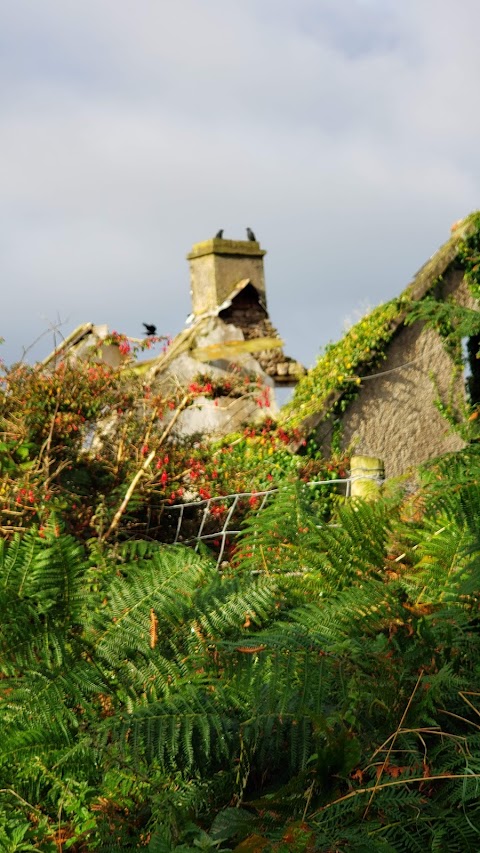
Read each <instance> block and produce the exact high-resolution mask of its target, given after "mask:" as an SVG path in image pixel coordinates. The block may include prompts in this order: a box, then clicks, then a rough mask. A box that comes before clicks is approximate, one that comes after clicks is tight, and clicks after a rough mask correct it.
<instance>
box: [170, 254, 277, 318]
mask: <svg viewBox="0 0 480 853" xmlns="http://www.w3.org/2000/svg"><path fill="white" fill-rule="evenodd" d="M264 255H266V251H265V250H264V249H261V248H260V244H259V243H257V242H255V241H253V240H221V239H219V238H218V237H214V238H213V239H211V240H204V241H203V243H195V245H194V246H193V248H192V251H191V252H190V253H189V254H188V255H187V259H188V261H189V262H190V292H191V296H192V310H193V313H194V314H195V315H197V316H198V315H199V314H204V313H205V312H207V311H215V309H216V308H218V306H219V305H221V304H222V302H224V300H225V299H226V298H227V297H228V296H229V295H230V294H231V292H232V291H233V290H234V288H235V287H236V286H237V285H238V284H239V283H240V282H241V281H244V280H245V279H249V280H250V281H251V283H252V284H253V286H254V287H255V289H256V290H257V291H258V293H259V295H260V298H261V300H262V302H263V304H264V305H265V306H266V297H265V276H264V272H263V256H264Z"/></svg>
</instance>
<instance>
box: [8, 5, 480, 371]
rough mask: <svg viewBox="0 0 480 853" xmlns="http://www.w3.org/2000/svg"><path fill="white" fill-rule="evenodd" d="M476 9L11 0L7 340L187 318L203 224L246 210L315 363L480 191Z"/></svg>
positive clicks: (277, 308)
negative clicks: (192, 262) (194, 249)
mask: <svg viewBox="0 0 480 853" xmlns="http://www.w3.org/2000/svg"><path fill="white" fill-rule="evenodd" d="M479 30H480V4H479V2H478V0H456V2H455V3H453V2H452V0H41V2H39V0H4V2H3V3H0V100H1V103H0V220H1V222H0V267H1V282H2V284H1V312H0V335H2V336H3V337H4V338H5V343H4V345H3V347H2V350H1V351H0V354H1V355H3V357H4V358H5V359H6V360H7V362H11V361H13V360H15V359H17V358H19V357H20V356H21V355H22V351H23V348H26V347H28V346H29V345H30V344H31V343H32V342H33V341H34V340H35V339H36V338H37V337H38V336H39V335H41V334H42V333H43V332H45V331H46V330H48V329H49V328H50V327H52V325H53V326H54V325H55V324H56V323H58V322H59V321H60V322H62V323H63V325H62V327H61V329H62V332H63V334H65V335H66V334H67V333H68V332H69V331H71V330H72V329H73V328H74V327H75V326H76V325H78V324H79V323H82V322H87V321H93V322H96V323H102V322H106V323H108V324H109V326H110V328H112V329H117V330H118V331H122V332H125V333H126V334H129V335H139V334H141V331H142V326H141V324H142V321H146V322H152V323H155V324H156V325H157V327H158V329H159V331H160V332H162V333H168V334H175V333H176V332H178V331H180V329H181V328H182V327H183V324H184V320H185V317H186V315H187V314H188V313H189V310H190V304H189V279H188V265H187V262H186V260H185V255H186V253H187V251H188V250H189V249H190V247H191V245H192V244H193V243H195V242H198V241H200V240H203V239H207V238H208V237H210V236H213V234H214V233H215V232H216V231H217V230H218V229H219V228H222V227H223V228H224V229H225V236H228V237H232V238H243V237H244V233H245V227H246V226H247V225H248V226H250V227H252V228H253V229H254V230H255V232H256V233H257V237H258V238H259V239H260V241H261V244H262V246H263V248H265V249H267V250H268V254H267V256H266V260H265V266H266V279H267V294H268V300H269V307H270V314H271V317H272V320H273V321H274V323H275V325H276V326H277V327H278V329H279V331H280V333H281V334H282V336H283V338H284V339H285V341H286V350H287V351H288V353H289V354H290V355H292V356H295V357H297V358H298V359H300V360H302V361H303V362H304V363H305V364H311V363H312V362H313V361H314V360H315V357H316V355H317V354H318V352H319V350H320V348H321V347H322V346H323V345H325V343H327V342H328V341H329V340H332V339H335V338H337V337H338V336H339V335H340V334H341V331H342V327H343V326H344V323H345V322H346V321H347V320H348V319H354V318H355V317H358V316H359V313H361V312H362V311H364V310H365V309H366V308H367V307H373V306H374V305H376V304H377V303H378V302H381V301H384V300H386V299H388V298H390V297H392V296H393V295H395V294H396V293H397V292H399V291H400V290H401V289H402V288H403V287H404V285H405V284H407V283H408V281H409V280H410V278H411V276H412V275H413V274H414V273H415V271H416V270H417V269H418V267H420V266H421V264H422V263H423V262H424V261H425V260H426V259H427V258H428V257H429V256H430V255H431V254H432V253H433V251H435V249H436V248H437V247H438V246H439V245H440V244H441V243H443V242H444V240H446V239H447V238H448V236H449V230H450V225H451V224H452V222H453V221H455V220H457V219H459V218H461V217H463V216H465V215H466V214H467V213H469V212H470V211H472V210H474V209H476V208H480V155H479V150H480V146H479V142H480V109H479V104H478V101H479V95H478V81H479V80H480V51H479V50H478V32H479ZM51 344H52V333H51V332H48V334H47V335H45V336H44V337H43V339H42V340H41V342H40V344H38V345H37V347H36V348H34V349H32V350H29V354H28V358H34V357H40V356H42V355H44V354H46V353H47V352H48V351H49V350H50V349H51Z"/></svg>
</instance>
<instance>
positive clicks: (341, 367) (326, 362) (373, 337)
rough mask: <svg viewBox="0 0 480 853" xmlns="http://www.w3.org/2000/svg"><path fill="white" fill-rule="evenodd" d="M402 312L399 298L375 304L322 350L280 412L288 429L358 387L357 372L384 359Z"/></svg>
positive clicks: (358, 378) (401, 299)
mask: <svg viewBox="0 0 480 853" xmlns="http://www.w3.org/2000/svg"><path fill="white" fill-rule="evenodd" d="M404 309H405V300H404V299H403V298H402V297H401V298H400V299H392V300H391V301H390V302H385V303H384V304H382V305H378V306H377V308H374V309H373V311H371V312H370V313H369V314H367V315H366V316H365V317H364V318H363V319H362V320H360V322H358V323H356V324H355V325H354V326H352V328H351V329H349V330H348V332H347V333H346V334H345V335H344V336H343V338H342V339H341V340H340V341H337V342H336V343H331V344H328V345H327V346H326V347H325V351H324V352H323V354H321V355H320V357H319V358H318V361H317V363H316V365H315V366H314V367H313V368H312V369H311V370H310V371H309V372H308V373H307V375H306V376H305V377H303V379H301V380H300V382H299V383H298V385H297V387H296V389H295V394H294V397H293V399H292V400H291V402H290V403H288V404H287V405H286V406H285V407H284V409H283V413H284V417H285V420H286V421H287V422H288V423H289V425H290V426H292V427H295V426H298V425H300V424H302V423H303V421H305V419H306V418H308V417H310V416H311V415H314V414H316V413H317V412H319V411H322V410H327V409H328V408H330V405H331V406H333V405H335V403H336V402H338V400H339V398H340V397H342V396H343V395H344V394H345V393H348V392H351V391H352V390H354V389H356V388H358V386H359V385H360V384H361V381H362V379H361V375H360V372H362V373H364V371H365V365H366V364H368V365H369V367H370V368H371V367H372V365H373V364H375V363H378V361H379V360H380V359H381V358H384V357H385V356H384V349H385V346H386V344H387V343H388V342H389V341H390V339H391V337H392V335H393V333H394V332H395V329H396V328H397V322H396V321H398V317H399V315H400V314H402V313H403V311H404ZM348 396H349V397H350V394H349V393H348ZM329 404H330V405H329ZM326 413H327V412H326V411H325V414H326Z"/></svg>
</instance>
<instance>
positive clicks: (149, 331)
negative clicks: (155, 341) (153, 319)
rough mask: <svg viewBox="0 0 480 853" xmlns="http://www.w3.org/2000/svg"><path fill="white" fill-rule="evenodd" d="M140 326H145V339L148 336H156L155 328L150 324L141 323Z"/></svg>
mask: <svg viewBox="0 0 480 853" xmlns="http://www.w3.org/2000/svg"><path fill="white" fill-rule="evenodd" d="M142 326H145V329H146V332H145V334H146V335H147V337H148V336H149V335H156V334H157V327H156V326H153V325H152V324H151V323H142Z"/></svg>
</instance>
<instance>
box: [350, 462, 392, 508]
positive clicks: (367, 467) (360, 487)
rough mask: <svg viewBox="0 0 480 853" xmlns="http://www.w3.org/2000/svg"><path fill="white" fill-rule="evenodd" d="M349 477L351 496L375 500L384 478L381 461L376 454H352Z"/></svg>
mask: <svg viewBox="0 0 480 853" xmlns="http://www.w3.org/2000/svg"><path fill="white" fill-rule="evenodd" d="M350 477H351V480H352V481H351V489H350V496H351V497H352V498H363V500H366V501H375V500H377V498H378V497H379V496H380V489H381V485H382V483H383V481H384V479H385V469H384V465H383V462H382V460H381V459H378V458H377V457H376V456H352V458H351V460H350Z"/></svg>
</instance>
